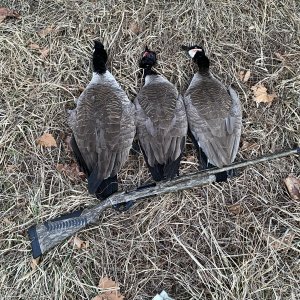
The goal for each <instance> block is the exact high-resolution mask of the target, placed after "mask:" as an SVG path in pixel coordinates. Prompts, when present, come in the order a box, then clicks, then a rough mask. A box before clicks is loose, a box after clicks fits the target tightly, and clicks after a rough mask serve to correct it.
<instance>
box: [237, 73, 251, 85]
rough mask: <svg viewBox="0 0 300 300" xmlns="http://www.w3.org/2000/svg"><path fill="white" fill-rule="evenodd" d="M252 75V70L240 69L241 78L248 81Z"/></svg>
mask: <svg viewBox="0 0 300 300" xmlns="http://www.w3.org/2000/svg"><path fill="white" fill-rule="evenodd" d="M250 75H251V71H250V70H247V71H240V73H239V78H240V80H241V81H243V82H247V81H248V80H249V78H250Z"/></svg>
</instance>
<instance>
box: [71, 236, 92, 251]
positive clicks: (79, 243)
mask: <svg viewBox="0 0 300 300" xmlns="http://www.w3.org/2000/svg"><path fill="white" fill-rule="evenodd" d="M73 245H74V246H76V247H77V248H78V249H87V248H88V247H89V241H86V242H85V241H83V240H81V239H80V238H79V237H77V236H75V237H74V239H73Z"/></svg>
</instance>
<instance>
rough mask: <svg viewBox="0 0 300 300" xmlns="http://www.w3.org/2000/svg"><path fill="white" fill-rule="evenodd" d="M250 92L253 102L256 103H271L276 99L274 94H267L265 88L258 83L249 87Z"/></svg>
mask: <svg viewBox="0 0 300 300" xmlns="http://www.w3.org/2000/svg"><path fill="white" fill-rule="evenodd" d="M251 90H252V91H253V94H254V100H255V101H256V102H257V103H260V102H264V103H272V101H273V100H274V98H275V97H276V94H275V93H272V94H268V92H267V88H266V87H265V86H264V85H263V84H262V83H258V84H256V85H254V86H252V87H251Z"/></svg>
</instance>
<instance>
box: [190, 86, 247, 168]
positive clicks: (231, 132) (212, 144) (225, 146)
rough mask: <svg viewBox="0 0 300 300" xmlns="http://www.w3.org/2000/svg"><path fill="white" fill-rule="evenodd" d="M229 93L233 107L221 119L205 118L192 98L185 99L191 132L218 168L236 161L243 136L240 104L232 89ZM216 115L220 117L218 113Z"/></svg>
mask: <svg viewBox="0 0 300 300" xmlns="http://www.w3.org/2000/svg"><path fill="white" fill-rule="evenodd" d="M228 93H229V94H230V97H231V101H232V103H231V107H230V110H229V112H228V114H227V116H225V117H221V118H209V119H208V118H205V117H204V116H203V114H199V110H198V109H197V108H196V107H195V106H194V105H193V103H192V101H191V98H190V96H187V97H185V101H186V107H187V113H188V118H189V125H190V129H191V132H192V134H193V136H194V138H195V139H196V141H197V143H198V146H199V147H200V148H201V149H202V150H203V152H204V153H205V154H206V156H207V157H208V159H209V161H210V163H211V164H213V165H215V166H218V167H222V166H223V165H228V164H230V163H232V162H233V161H234V159H235V156H236V154H237V151H238V147H239V141H240V135H241V120H242V116H241V107H240V102H239V99H238V96H237V94H236V92H235V91H234V90H233V89H232V88H231V87H230V88H229V90H228ZM216 109H217V107H216ZM215 115H216V116H218V112H217V111H216V114H215Z"/></svg>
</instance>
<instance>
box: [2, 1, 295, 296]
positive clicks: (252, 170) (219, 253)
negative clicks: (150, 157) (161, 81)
mask: <svg viewBox="0 0 300 300" xmlns="http://www.w3.org/2000/svg"><path fill="white" fill-rule="evenodd" d="M250 3H251V4H250ZM0 4H1V5H0V6H7V7H10V8H14V9H16V10H18V11H20V13H21V15H22V18H21V19H20V20H6V21H5V22H4V23H2V24H0V51H1V57H0V60H1V64H0V68H1V86H0V89H1V94H0V97H1V98H0V101H1V103H0V105H1V106H0V165H1V169H0V198H1V200H0V201H1V202H0V210H1V218H0V219H1V220H0V221H1V229H0V243H1V250H0V290H1V292H0V295H1V299H90V298H92V297H93V296H95V295H96V294H97V288H96V285H97V283H98V280H99V278H100V277H102V276H105V275H107V276H110V277H112V278H114V279H115V280H117V281H118V282H119V283H120V285H121V291H122V292H123V293H124V294H125V295H126V299H136V300H137V299H151V297H153V295H154V294H155V293H156V292H157V291H160V290H161V289H166V290H167V291H168V292H169V293H170V295H171V296H173V297H174V298H176V299H177V300H185V299H230V300H233V299H236V300H241V299H257V300H262V299H295V300H296V299H299V295H300V284H299V282H300V267H299V266H300V259H299V257H300V255H299V254H300V247H299V243H300V228H299V221H300V208H299V203H296V202H295V201H292V200H290V198H289V197H288V195H287V193H286V190H285V188H284V185H283V182H282V180H283V178H284V177H285V176H286V175H287V174H288V173H295V174H296V175H299V167H300V164H299V160H298V159H297V158H296V157H287V158H285V159H280V160H275V161H272V162H270V163H265V164H261V165H257V166H255V167H249V168H248V169H245V170H242V171H241V173H240V176H239V177H238V178H235V179H233V180H231V181H230V182H228V183H226V184H222V185H220V184H215V185H211V186H207V187H205V188H201V189H194V190H190V191H184V192H180V193H177V194H168V195H165V196H163V197H157V198H153V199H151V201H150V200H147V201H144V202H143V203H141V204H138V205H136V206H135V207H134V208H133V209H131V210H130V211H129V212H127V213H124V214H118V213H116V212H115V211H113V210H108V211H106V212H105V213H104V214H103V216H102V217H101V218H100V221H99V223H98V224H95V226H93V227H89V228H88V229H86V230H85V231H83V232H81V233H80V234H79V236H80V238H81V239H83V240H88V241H89V242H90V247H89V248H88V249H87V250H76V249H73V248H72V246H71V245H70V244H69V243H68V242H67V241H66V242H64V243H63V244H61V245H60V246H59V247H57V248H56V249H54V250H52V251H50V252H49V253H48V254H46V255H45V256H44V257H43V259H42V261H41V263H40V264H39V266H38V267H37V269H36V270H35V271H32V270H31V266H30V263H31V252H30V244H29V241H28V238H27V235H26V229H27V228H28V227H29V226H30V225H32V224H34V223H36V222H38V221H41V220H46V219H48V218H52V217H54V216H57V215H59V214H61V213H65V212H67V211H72V210H74V209H76V208H78V207H79V206H85V205H91V204H93V203H95V201H96V200H95V199H93V198H92V197H91V196H89V195H88V194H87V190H86V183H85V182H79V183H74V182H72V181H70V180H69V179H68V178H66V177H64V176H63V175H61V174H60V173H59V172H58V171H57V170H56V168H55V166H56V164H57V163H64V162H70V161H71V160H72V157H71V156H70V154H69V153H68V152H67V151H66V148H65V144H64V142H63V140H64V138H65V136H66V135H68V134H69V132H70V129H69V128H68V126H67V123H66V118H65V112H64V106H65V105H66V104H67V103H70V102H72V101H73V99H74V97H77V96H78V95H79V93H80V92H79V87H80V86H85V85H86V84H87V82H88V81H89V79H90V77H91V66H90V56H91V47H92V40H93V39H95V38H100V39H101V40H103V41H104V43H105V44H106V45H107V46H108V47H109V53H110V63H109V68H110V70H111V71H112V73H113V74H114V75H115V76H116V78H117V79H118V80H119V81H120V83H121V85H122V86H123V87H124V88H125V89H126V91H127V92H128V94H129V96H130V97H131V99H133V98H134V95H135V94H136V91H137V90H138V89H139V87H140V85H141V80H140V78H139V70H138V67H137V60H138V59H139V57H140V53H141V51H142V49H143V46H144V45H145V44H146V43H147V44H148V45H149V46H150V47H152V48H153V49H155V50H156V51H157V52H158V55H159V59H160V61H159V64H158V66H157V69H158V70H159V71H160V72H162V73H163V74H164V75H165V76H166V77H167V78H168V79H170V80H171V81H172V82H174V83H175V84H176V85H177V86H178V88H179V89H180V90H181V91H184V90H185V88H186V87H187V85H188V82H189V80H190V78H191V76H192V74H193V72H194V71H193V70H194V67H193V66H192V64H191V62H190V61H189V60H188V59H187V57H186V56H185V55H184V53H182V52H181V51H180V49H179V46H180V45H181V44H182V43H186V42H198V43H199V42H201V41H202V40H203V41H204V46H205V47H206V49H207V51H208V54H209V56H210V58H211V59H212V69H213V71H214V73H215V74H217V75H218V76H219V77H220V78H221V79H222V80H223V81H225V82H226V83H233V84H234V85H235V86H236V87H237V90H238V91H239V94H240V98H241V102H242V105H243V113H244V121H243V134H242V141H244V142H245V141H246V142H249V143H250V144H253V143H256V144H257V146H256V147H254V148H253V149H252V150H251V149H248V150H247V149H244V150H241V151H240V152H239V154H238V157H237V159H238V160H239V159H248V158H252V157H256V156H259V155H262V154H266V153H270V152H273V151H275V150H279V149H282V148H290V147H292V146H293V145H295V144H298V145H299V123H300V122H299V101H300V99H299V93H300V77H299V74H300V47H299V42H300V39H299V32H300V19H299V16H300V8H299V5H300V3H299V1H298V0H283V1H276V0H272V1H269V0H260V1H240V0H236V1H234V0H223V1H158V0H156V1H135V0H133V1H123V0H121V1H99V2H97V3H96V1H85V0H82V1H71V0H69V1H67V0H65V1H62V0H61V1H60V0H56V1H50V0H45V1H34V0H31V1H30V0H28V1H25V0H20V1H17V0H7V1H5V0H4V2H3V0H2V1H1V2H0ZM132 22H138V23H139V24H140V26H141V28H142V31H141V32H140V33H139V34H134V33H132V32H130V31H129V30H128V28H129V26H130V24H131V23H132ZM52 24H53V25H54V27H55V29H56V30H55V31H53V32H51V33H50V34H48V35H47V36H46V37H44V38H41V37H39V36H38V34H37V32H38V31H39V30H40V29H43V28H45V27H47V26H49V25H52ZM30 41H31V42H32V43H37V44H39V45H40V46H41V47H50V54H49V56H48V57H46V58H45V59H42V58H39V55H38V54H37V52H36V51H34V50H30V49H29V48H28V47H27V45H28V43H30ZM275 52H279V53H280V54H282V55H283V56H284V58H285V60H284V62H281V61H280V60H278V58H276V56H275V55H274V53H275ZM247 69H250V70H251V73H252V75H251V78H250V81H249V82H248V83H247V84H244V83H241V82H240V81H239V79H238V72H239V71H240V70H247ZM257 82H263V83H264V84H265V85H266V86H267V87H268V88H269V89H270V91H275V92H276V93H277V95H278V98H277V99H276V100H275V101H274V103H273V105H272V106H271V107H266V106H265V105H260V106H259V107H257V106H256V103H255V102H254V101H253V99H252V97H251V93H250V86H251V85H253V84H255V83H257ZM44 132H51V133H53V134H54V135H55V137H56V139H57V142H58V144H59V146H58V148H55V149H52V150H48V149H41V148H40V147H38V146H37V145H36V143H35V140H36V138H37V137H39V136H40V135H42V134H43V133H44ZM195 170H196V166H195V153H194V151H193V149H192V145H191V144H190V143H189V144H188V145H187V155H186V157H185V159H184V161H183V163H182V172H184V173H188V172H192V171H195ZM121 180H122V187H123V188H131V187H133V186H137V185H139V184H141V183H143V182H146V181H147V180H149V175H148V172H147V170H146V168H145V164H144V161H143V159H142V157H141V156H134V155H133V156H131V157H130V160H129V162H128V163H127V165H126V168H124V170H123V171H122V174H121ZM232 204H235V206H233V207H232V206H231V205H232ZM280 241H281V242H282V243H280Z"/></svg>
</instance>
